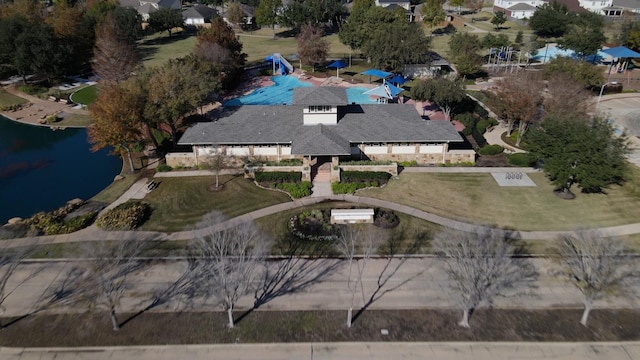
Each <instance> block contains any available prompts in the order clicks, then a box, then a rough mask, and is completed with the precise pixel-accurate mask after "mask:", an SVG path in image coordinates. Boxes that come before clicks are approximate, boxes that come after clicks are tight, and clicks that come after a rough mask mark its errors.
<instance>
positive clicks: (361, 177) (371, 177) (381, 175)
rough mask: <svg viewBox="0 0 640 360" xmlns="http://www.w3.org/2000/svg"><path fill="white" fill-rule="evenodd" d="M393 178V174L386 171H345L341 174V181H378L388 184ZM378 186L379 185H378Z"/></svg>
mask: <svg viewBox="0 0 640 360" xmlns="http://www.w3.org/2000/svg"><path fill="white" fill-rule="evenodd" d="M389 178H391V174H389V173H387V172H384V171H343V172H342V173H341V174H340V181H342V182H345V183H349V182H365V183H366V182H377V183H380V184H386V183H387V181H389ZM376 186H378V185H376Z"/></svg>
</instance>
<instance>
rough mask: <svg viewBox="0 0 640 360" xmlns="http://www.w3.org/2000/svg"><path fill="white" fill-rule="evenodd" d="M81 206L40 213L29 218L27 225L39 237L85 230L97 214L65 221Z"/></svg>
mask: <svg viewBox="0 0 640 360" xmlns="http://www.w3.org/2000/svg"><path fill="white" fill-rule="evenodd" d="M81 204H82V203H75V204H71V203H70V204H67V205H65V206H63V207H61V208H59V209H56V210H54V211H51V212H39V213H37V214H35V215H33V216H32V217H31V218H29V219H28V220H27V221H26V223H27V224H28V226H29V227H30V228H31V230H32V231H33V232H35V234H37V235H41V234H44V235H58V234H69V233H72V232H75V231H78V230H80V229H84V228H85V227H87V226H89V224H91V222H92V221H93V219H94V217H95V215H96V213H95V212H89V213H87V214H85V215H82V216H77V217H74V218H72V219H70V220H65V218H66V217H67V215H68V214H70V213H71V212H72V211H74V210H75V209H77V208H78V207H80V205H81Z"/></svg>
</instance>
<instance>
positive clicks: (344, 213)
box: [331, 209, 373, 224]
mask: <svg viewBox="0 0 640 360" xmlns="http://www.w3.org/2000/svg"><path fill="white" fill-rule="evenodd" d="M331 223H332V224H357V223H373V209H331Z"/></svg>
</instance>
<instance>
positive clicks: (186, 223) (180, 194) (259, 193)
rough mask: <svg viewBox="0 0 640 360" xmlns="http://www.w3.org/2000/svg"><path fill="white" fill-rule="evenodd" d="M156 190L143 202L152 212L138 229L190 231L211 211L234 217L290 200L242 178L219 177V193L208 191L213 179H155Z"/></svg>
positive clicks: (203, 177) (284, 195) (211, 177)
mask: <svg viewBox="0 0 640 360" xmlns="http://www.w3.org/2000/svg"><path fill="white" fill-rule="evenodd" d="M156 182H157V183H158V184H159V186H158V188H156V189H155V190H153V191H152V192H151V193H149V194H147V196H146V197H145V199H144V201H146V202H148V203H149V204H150V205H151V208H152V209H153V212H152V214H151V216H150V218H149V219H148V220H147V221H146V222H145V223H144V225H143V226H142V227H141V228H140V230H149V231H164V232H176V231H182V230H187V229H189V227H190V226H193V225H194V224H196V223H197V222H199V221H200V220H201V219H202V216H203V215H205V214H207V213H209V212H211V211H220V212H221V213H222V215H224V216H226V217H227V218H233V217H236V216H239V215H242V214H246V213H248V212H251V211H254V210H258V209H262V208H265V207H268V206H271V205H275V204H280V203H283V202H287V201H291V199H290V198H289V197H288V196H287V195H286V194H284V193H281V192H278V191H270V190H264V189H261V188H259V187H257V186H256V185H254V184H253V183H252V182H251V181H249V180H247V179H244V178H243V177H242V176H235V177H233V176H220V182H221V183H222V184H224V189H223V190H221V191H209V188H210V186H211V185H212V184H213V183H214V182H215V179H214V177H213V176H198V177H179V178H162V179H156Z"/></svg>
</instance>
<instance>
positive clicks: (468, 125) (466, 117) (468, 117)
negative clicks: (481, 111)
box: [455, 113, 476, 136]
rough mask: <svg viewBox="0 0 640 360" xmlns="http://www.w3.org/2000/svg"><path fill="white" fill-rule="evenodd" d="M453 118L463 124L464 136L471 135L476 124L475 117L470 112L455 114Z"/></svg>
mask: <svg viewBox="0 0 640 360" xmlns="http://www.w3.org/2000/svg"><path fill="white" fill-rule="evenodd" d="M455 119H456V120H457V121H459V122H460V123H462V125H464V130H462V133H463V134H464V135H466V136H468V135H471V132H472V131H473V128H474V127H475V124H476V118H475V116H473V114H472V113H463V114H459V115H456V116H455Z"/></svg>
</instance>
